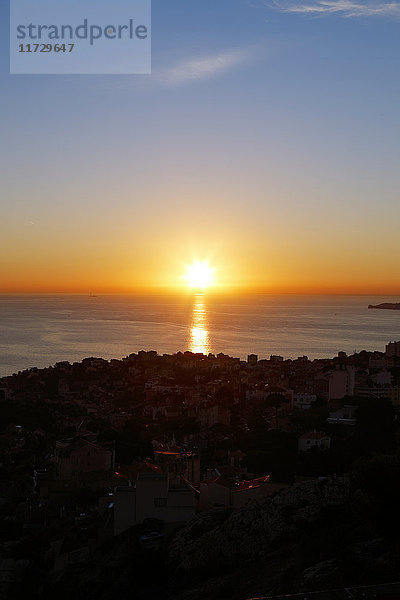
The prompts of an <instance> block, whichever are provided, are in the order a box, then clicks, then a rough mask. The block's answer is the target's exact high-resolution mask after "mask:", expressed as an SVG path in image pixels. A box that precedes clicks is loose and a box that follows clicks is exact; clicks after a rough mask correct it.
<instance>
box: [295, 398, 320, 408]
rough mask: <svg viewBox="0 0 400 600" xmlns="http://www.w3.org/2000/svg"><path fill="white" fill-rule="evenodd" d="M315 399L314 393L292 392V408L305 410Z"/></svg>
mask: <svg viewBox="0 0 400 600" xmlns="http://www.w3.org/2000/svg"><path fill="white" fill-rule="evenodd" d="M316 400H317V396H316V395H315V394H293V408H297V409H299V410H307V409H309V408H311V405H312V403H313V402H315V401H316Z"/></svg>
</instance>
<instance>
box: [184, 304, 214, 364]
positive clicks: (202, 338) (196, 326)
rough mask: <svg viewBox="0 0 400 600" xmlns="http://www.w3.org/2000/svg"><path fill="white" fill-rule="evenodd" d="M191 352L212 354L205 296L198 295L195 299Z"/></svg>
mask: <svg viewBox="0 0 400 600" xmlns="http://www.w3.org/2000/svg"><path fill="white" fill-rule="evenodd" d="M189 350H190V351H191V352H194V353H197V352H202V353H203V354H208V353H209V352H210V346H209V341H208V323H207V308H206V305H205V303H204V295H203V294H196V296H195V298H194V304H193V312H192V323H191V331H190V344H189Z"/></svg>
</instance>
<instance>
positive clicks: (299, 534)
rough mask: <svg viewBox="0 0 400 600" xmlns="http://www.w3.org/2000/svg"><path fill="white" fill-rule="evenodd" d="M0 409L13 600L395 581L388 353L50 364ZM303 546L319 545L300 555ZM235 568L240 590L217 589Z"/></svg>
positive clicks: (5, 387)
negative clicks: (211, 584) (211, 585)
mask: <svg viewBox="0 0 400 600" xmlns="http://www.w3.org/2000/svg"><path fill="white" fill-rule="evenodd" d="M0 403H1V412H2V415H3V416H4V420H3V424H2V430H1V437H0V442H1V475H2V476H1V480H2V486H1V488H2V489H1V512H2V516H3V528H2V545H1V558H2V560H1V577H2V589H3V590H4V591H5V592H6V593H7V595H8V597H10V598H13V597H18V594H20V593H23V592H24V590H27V589H29V590H30V593H31V594H32V593H33V596H31V597H44V598H46V597H51V596H54V594H55V593H57V595H58V596H59V597H60V598H63V597H67V596H68V595H69V594H70V593H71V591H72V589H73V590H74V591H75V593H76V594H78V595H77V596H76V597H79V598H80V597H82V598H83V597H87V598H92V597H93V598H94V597H101V598H103V597H104V598H108V597H111V595H112V594H113V593H115V590H118V593H119V594H120V596H119V597H125V596H124V593H125V594H126V593H127V590H128V589H129V588H130V585H131V584H132V581H135V586H136V587H135V589H136V590H137V597H140V598H141V597H143V598H147V597H149V596H148V594H149V593H150V592H149V588H151V586H153V587H154V586H156V595H157V596H158V597H160V598H161V597H175V596H174V595H173V594H175V593H176V594H177V595H176V597H177V598H178V597H179V598H181V597H182V598H185V597H190V598H192V597H194V598H196V597H197V596H196V594H195V593H194V592H191V591H190V587H191V585H192V578H193V577H194V579H196V575H194V574H196V573H197V575H198V574H199V573H202V576H201V581H202V584H201V585H200V584H199V583H198V582H197V583H198V584H197V588H199V589H198V590H197V592H198V594H199V597H200V596H201V594H202V593H204V589H203V588H202V586H204V585H206V583H205V582H207V581H208V580H209V579H212V580H213V579H215V578H216V582H215V586H216V591H215V596H213V595H210V596H208V597H210V598H211V597H216V598H217V597H228V596H224V595H222V596H221V595H219V594H221V593H222V592H223V590H224V589H225V588H224V586H225V587H226V586H227V590H228V591H229V590H231V591H230V592H229V597H236V596H235V595H234V590H233V588H232V589H231V587H232V586H233V587H234V588H235V589H236V587H237V590H236V591H237V593H238V594H239V595H238V596H237V597H249V598H250V596H251V594H252V593H253V592H256V591H257V590H258V592H257V593H258V594H260V590H261V591H262V592H263V593H264V595H265V596H267V594H269V595H270V596H272V595H273V594H275V595H276V594H282V593H294V592H297V591H298V590H300V591H305V592H307V591H313V590H317V591H318V590H321V589H325V588H328V589H329V588H331V587H335V588H336V587H341V586H342V587H347V586H349V585H361V586H367V585H368V584H377V583H379V582H380V581H381V582H382V583H386V582H387V581H388V578H389V580H390V581H396V576H395V574H396V564H397V561H398V558H399V557H398V550H397V549H396V548H397V546H396V544H395V543H394V541H393V538H392V536H393V534H394V533H395V532H396V531H397V529H398V527H399V525H400V521H399V518H398V514H397V503H398V501H399V500H400V497H398V496H399V495H398V492H396V485H393V484H394V482H395V481H396V480H397V479H396V478H398V476H399V474H400V464H399V445H398V444H399V442H398V440H399V436H398V434H399V427H398V412H399V407H400V342H390V343H388V344H387V346H386V349H385V351H384V352H382V351H375V352H366V351H362V352H360V353H357V354H354V355H351V356H347V355H346V353H344V352H339V353H338V355H337V356H336V357H334V358H326V359H316V360H313V361H310V360H308V358H307V356H301V357H298V358H297V359H296V360H291V359H285V358H284V357H282V356H277V355H271V356H270V357H269V358H268V359H266V358H259V357H258V356H256V355H255V354H250V355H249V356H248V358H247V361H241V360H240V359H236V358H232V357H229V356H227V355H224V354H222V353H221V354H218V355H217V356H215V355H213V354H210V355H208V356H206V355H203V354H201V353H197V354H194V353H191V352H184V353H181V352H178V353H177V354H174V355H162V356H160V355H158V354H157V352H155V351H151V352H144V351H141V352H138V353H137V354H131V355H129V356H127V357H126V358H124V359H122V360H116V359H113V360H110V361H107V360H104V359H101V358H94V357H92V358H87V359H84V360H83V361H82V362H79V363H78V362H77V363H73V364H70V363H69V362H59V363H56V364H55V365H54V367H49V368H46V369H36V368H33V369H29V370H26V371H22V372H19V373H18V374H15V375H12V376H10V377H4V378H3V379H1V380H0ZM305 528H306V529H305ZM332 529H333V530H334V531H336V532H337V531H338V530H340V531H341V534H340V538H338V537H337V533H336V534H335V535H333V531H332ZM306 532H307V535H306V536H305V533H306ZM322 532H325V534H326V535H327V536H328V537H329V540H330V541H329V542H327V539H322V538H321V536H322ZM260 533H262V535H260ZM304 536H305V537H306V538H308V537H309V536H310V537H311V538H313V537H315V538H316V539H315V540H314V542H313V543H314V547H312V548H309V547H308V546H307V550H306V551H304V550H302V551H301V552H300V550H299V548H298V547H297V546H301V545H304V543H305V540H303V539H302V538H303V537H304ZM235 540H236V541H235ZM377 540H378V541H377ZM343 544H344V548H342V545H343ZM282 548H284V549H285V551H284V555H285V558H284V559H282V557H281V558H280V560H279V564H280V571H279V573H277V572H276V570H275V571H274V569H272V571H271V554H272V555H274V553H275V554H276V553H277V552H278V550H279V549H281V550H280V551H282ZM288 548H290V550H288ZM277 549H278V550H277ZM342 551H346V553H347V554H346V556H347V558H346V561H348V565H347V567H346V568H343V564H339V562H340V560H341V559H340V558H339V557H340V553H341V552H342ZM303 552H305V556H304V555H303ZM278 554H279V552H278ZM291 554H292V555H291ZM110 556H111V558H110ZM333 556H334V558H333ZM267 557H268V560H267ZM104 561H108V562H110V561H111V562H113V561H116V564H117V565H118V569H122V570H123V571H124V572H125V571H126V573H125V575H124V580H123V581H120V580H119V578H116V577H115V574H113V573H111V572H107V574H106V575H105V574H104V572H103V571H102V568H101V565H102V564H103V562H104ZM241 563H243V564H244V565H245V568H246V569H247V571H249V573H247V575H246V577H248V581H247V582H246V586H245V590H244V589H242V587H241V585H240V584H239V583H238V584H237V586H234V585H233V583H232V581H234V579H233V580H232V579H229V581H230V583H229V584H228V583H227V580H226V577H227V576H228V575H227V574H229V573H230V572H231V571H232V569H233V568H234V567H235V573H237V571H238V567H237V565H238V564H241ZM260 563H261V564H263V565H264V567H263V568H264V569H265V574H264V575H262V572H261V574H260ZM272 564H273V563H272ZM372 564H373V565H374V568H373V569H372ZM154 565H156V566H157V573H158V574H157V577H156V578H154V577H153V576H151V575H150V573H151V570H152V568H153V566H154ZM285 565H286V567H285V568H287V569H289V571H290V569H291V570H292V571H293V574H292V575H291V577H290V579H288V577H287V574H286V575H284V573H283V572H281V571H282V569H283V568H284V566H285ZM350 566H351V568H350ZM216 568H218V573H219V575H218V577H217V576H216V571H215V569H216ZM241 568H242V567H241ZM241 568H239V573H241ZM252 569H253V571H252ZM290 572H291V571H290ZM182 573H186V574H187V575H186V581H185V577H183V579H182ZM204 573H207V576H206V577H205V576H204ZM221 573H222V575H221ZM224 573H225V575H224ZM255 573H257V577H256V576H255ZM178 574H179V575H178ZM189 576H190V582H189V580H187V578H188V577H189ZM236 576H237V575H236ZM157 581H158V586H159V587H157ZM334 583H335V585H334V586H333V584H334ZM255 585H256V588H255V589H253V588H254V586H255ZM88 586H89V587H88ZM221 586H222V587H221ZM257 586H258V587H257ZM89 589H90V591H89ZM365 589H367V588H365ZM201 590H203V591H201ZM221 590H222V592H221ZM178 592H179V594H182V595H178ZM189 592H190V593H194V595H193V596H191V595H188V596H186V595H185V593H187V594H189ZM152 593H154V590H153V591H152ZM224 593H226V594H227V593H228V592H224ZM101 594H103V595H101ZM141 594H142V595H141ZM146 594H147V595H146ZM246 594H247V596H246ZM327 597H328V596H327ZM371 597H372V596H371ZM374 597H376V596H374ZM382 597H386V596H382ZM388 597H389V596H388Z"/></svg>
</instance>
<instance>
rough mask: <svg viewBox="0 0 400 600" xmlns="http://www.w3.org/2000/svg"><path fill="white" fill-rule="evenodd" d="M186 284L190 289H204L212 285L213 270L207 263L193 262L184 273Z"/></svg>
mask: <svg viewBox="0 0 400 600" xmlns="http://www.w3.org/2000/svg"><path fill="white" fill-rule="evenodd" d="M185 281H186V284H187V285H188V286H189V287H191V288H198V289H205V288H207V287H210V286H211V285H213V283H214V269H213V268H212V267H210V265H209V264H208V262H207V261H199V260H198V261H195V262H194V263H192V264H191V265H188V267H187V269H186V273H185Z"/></svg>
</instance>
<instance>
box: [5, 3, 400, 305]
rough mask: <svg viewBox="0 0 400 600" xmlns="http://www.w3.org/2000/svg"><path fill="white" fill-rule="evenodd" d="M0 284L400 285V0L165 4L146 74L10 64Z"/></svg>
mask: <svg viewBox="0 0 400 600" xmlns="http://www.w3.org/2000/svg"><path fill="white" fill-rule="evenodd" d="M8 21H9V12H8V6H7V3H6V2H4V1H3V2H2V3H1V5H0V34H1V35H0V44H1V46H2V48H1V53H0V86H1V95H0V170H1V189H0V197H1V217H0V291H1V292H13V293H14V292H29V293H33V292H79V293H80V292H84V293H89V292H101V293H107V292H109V293H116V292H135V291H140V290H142V289H143V290H148V289H154V290H156V289H167V288H168V289H174V288H177V287H179V286H180V285H182V280H183V274H184V272H185V269H186V267H187V265H188V264H190V263H192V262H193V261H194V260H207V261H209V263H210V265H212V267H213V268H214V269H215V281H216V282H217V283H218V285H219V286H220V287H221V288H224V289H232V290H242V289H243V290H260V291H265V292H271V293H275V292H279V293H281V292H288V293H369V294H370V293H377V294H385V293H387V294H397V293H400V278H399V276H398V275H399V264H400V244H399V243H398V239H399V235H398V227H399V223H400V202H399V177H398V172H399V140H400V116H399V98H400V0H399V1H390V2H384V1H378V0H367V1H365V2H356V1H355V2H353V1H350V0H324V1H323V0H320V1H316V0H279V1H273V0H271V1H263V0H192V1H190V2H188V0H168V2H166V1H165V0H153V3H152V65H153V67H152V74H151V75H133V76H132V75H122V76H120V75H104V76H102V75H76V76H72V75H10V74H9V64H8V63H9V54H8V52H9V51H8V45H9V38H8V35H9V32H8Z"/></svg>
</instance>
